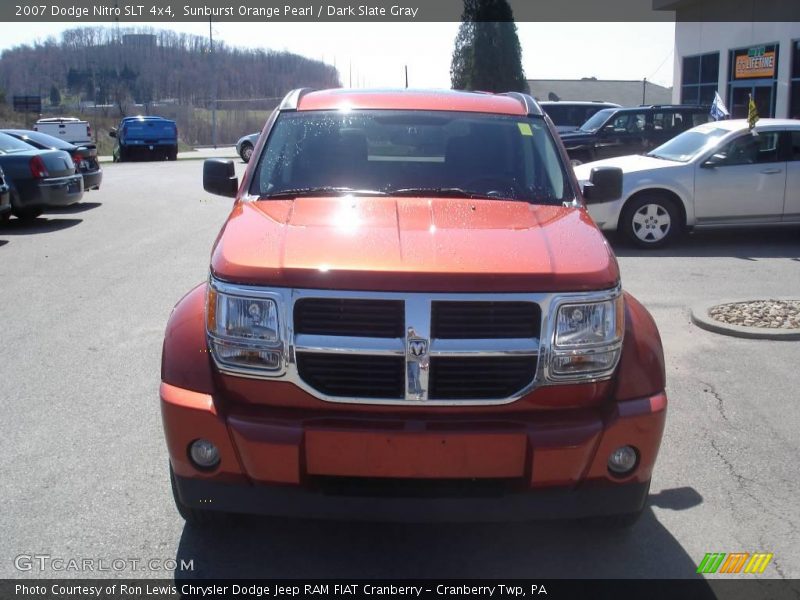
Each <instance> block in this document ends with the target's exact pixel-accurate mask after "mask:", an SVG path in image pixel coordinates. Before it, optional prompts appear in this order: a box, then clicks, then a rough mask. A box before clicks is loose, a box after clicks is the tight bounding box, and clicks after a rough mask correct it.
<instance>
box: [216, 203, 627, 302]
mask: <svg viewBox="0 0 800 600" xmlns="http://www.w3.org/2000/svg"><path fill="white" fill-rule="evenodd" d="M211 269H212V273H213V274H214V276H216V277H218V278H220V279H224V280H226V281H230V282H236V283H244V284H259V285H270V286H276V287H297V288H316V289H348V290H382V291H420V292H423V291H429V292H483V291H495V292H528V291H531V292H532V291H583V290H597V289H605V288H610V287H613V286H615V285H617V283H618V281H619V269H618V267H617V262H616V259H615V258H614V255H613V253H612V252H611V249H610V248H609V246H608V243H607V242H606V240H605V238H604V237H603V235H602V234H601V233H600V231H599V230H598V229H597V227H596V226H595V225H594V222H593V221H592V220H591V218H590V217H589V215H588V214H587V213H586V211H585V210H583V209H578V208H566V207H562V206H542V205H531V204H528V203H527V202H513V201H502V200H470V199H461V198H456V199H453V198H391V197H350V196H345V197H338V198H331V197H313V198H312V197H308V198H298V199H295V200H262V201H257V202H237V203H236V205H235V206H234V209H233V211H232V212H231V214H230V216H229V218H228V221H227V222H226V224H225V226H224V227H223V229H222V231H221V232H220V235H219V237H218V238H217V243H216V244H215V246H214V250H213V253H212V257H211Z"/></svg>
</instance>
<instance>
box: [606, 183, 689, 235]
mask: <svg viewBox="0 0 800 600" xmlns="http://www.w3.org/2000/svg"><path fill="white" fill-rule="evenodd" d="M620 229H621V230H622V233H623V234H624V235H625V237H627V238H628V239H629V240H630V241H631V242H633V243H634V244H635V245H636V246H639V247H640V248H659V247H662V246H665V245H667V244H668V243H670V242H671V241H672V240H674V239H675V238H676V237H677V236H678V235H679V234H680V232H681V230H682V229H683V224H682V223H681V215H680V211H679V210H678V207H677V205H676V204H675V201H674V200H673V199H672V198H670V197H669V196H667V195H665V194H658V193H652V194H645V195H642V196H639V197H637V198H635V199H634V200H632V201H631V202H629V203H628V205H627V206H625V210H623V212H622V219H621V222H620Z"/></svg>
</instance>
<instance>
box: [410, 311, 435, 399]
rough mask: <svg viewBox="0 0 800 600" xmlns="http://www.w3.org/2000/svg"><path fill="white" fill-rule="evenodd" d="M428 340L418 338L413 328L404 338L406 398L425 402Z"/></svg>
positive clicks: (426, 394)
mask: <svg viewBox="0 0 800 600" xmlns="http://www.w3.org/2000/svg"><path fill="white" fill-rule="evenodd" d="M429 365H430V362H429V360H428V340H427V339H425V338H423V337H420V336H418V335H417V333H416V332H415V331H414V328H413V327H409V328H408V335H407V336H406V383H407V385H406V396H407V397H408V398H411V399H414V400H425V399H426V398H427V396H428V389H427V387H428V366H429Z"/></svg>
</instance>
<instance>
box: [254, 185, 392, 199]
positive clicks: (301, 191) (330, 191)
mask: <svg viewBox="0 0 800 600" xmlns="http://www.w3.org/2000/svg"><path fill="white" fill-rule="evenodd" d="M346 194H354V195H358V196H385V195H386V192H382V191H380V190H357V189H354V188H349V187H334V186H330V185H327V186H319V187H306V188H293V189H289V190H278V191H277V192H272V193H269V194H261V198H299V197H301V196H340V195H346Z"/></svg>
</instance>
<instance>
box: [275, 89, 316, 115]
mask: <svg viewBox="0 0 800 600" xmlns="http://www.w3.org/2000/svg"><path fill="white" fill-rule="evenodd" d="M313 91H314V88H297V89H295V90H292V91H291V92H289V93H288V94H286V96H284V97H283V100H282V101H281V104H280V107H279V108H280V110H297V106H298V105H299V104H300V100H301V99H302V98H303V96H305V95H306V94H307V93H308V92H313Z"/></svg>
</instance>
